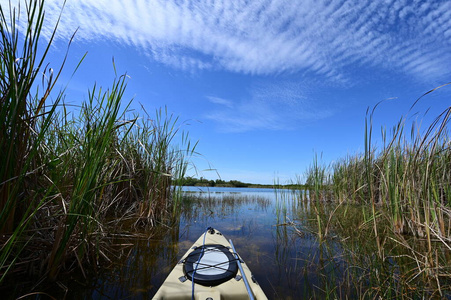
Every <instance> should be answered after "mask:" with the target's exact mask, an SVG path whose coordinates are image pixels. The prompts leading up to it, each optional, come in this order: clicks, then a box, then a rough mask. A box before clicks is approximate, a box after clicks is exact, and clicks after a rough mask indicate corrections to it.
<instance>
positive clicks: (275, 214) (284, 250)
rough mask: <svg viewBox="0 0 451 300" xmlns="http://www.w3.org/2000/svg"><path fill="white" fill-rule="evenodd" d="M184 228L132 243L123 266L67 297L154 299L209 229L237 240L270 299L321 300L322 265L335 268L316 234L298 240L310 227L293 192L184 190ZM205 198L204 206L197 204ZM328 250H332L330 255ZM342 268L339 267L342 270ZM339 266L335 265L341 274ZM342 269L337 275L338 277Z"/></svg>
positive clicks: (181, 224)
mask: <svg viewBox="0 0 451 300" xmlns="http://www.w3.org/2000/svg"><path fill="white" fill-rule="evenodd" d="M184 191H185V192H184V194H185V195H186V197H187V199H190V200H185V201H184V205H183V207H184V208H183V209H182V211H181V213H180V217H179V218H180V221H179V222H178V223H176V224H175V225H173V226H172V228H170V229H169V228H165V226H162V230H161V232H162V233H161V234H159V235H157V236H153V237H152V238H150V239H146V238H141V239H138V240H136V239H131V240H130V241H128V242H129V243H131V244H133V246H132V247H130V250H129V255H128V258H127V259H125V260H122V261H121V260H118V261H117V262H115V263H114V264H113V267H109V268H107V269H105V270H103V271H102V272H100V274H99V275H96V278H95V280H93V284H92V285H91V286H88V287H81V288H78V289H76V290H77V292H76V293H70V294H71V295H67V296H68V297H69V298H74V299H75V298H79V297H83V298H88V299H89V298H95V299H100V298H102V299H125V298H126V299H149V298H152V296H153V295H154V294H155V293H156V291H157V290H158V288H159V287H160V286H161V284H162V283H163V281H164V279H165V278H166V276H167V275H168V274H169V272H170V271H171V269H172V267H173V266H174V265H175V264H176V263H177V261H178V260H179V259H180V258H181V256H182V255H183V254H184V253H185V252H186V251H187V250H188V249H189V248H190V247H191V246H192V244H193V243H194V242H195V241H196V240H197V239H198V238H199V236H200V235H201V234H202V233H203V232H204V231H205V230H206V228H208V227H209V226H211V227H214V228H216V229H218V230H220V231H221V232H222V233H223V234H224V235H225V237H226V238H227V239H232V240H233V243H234V245H235V248H236V250H237V252H238V253H239V254H240V255H241V257H242V258H243V260H244V261H245V262H246V263H247V264H248V266H249V268H250V269H251V271H252V272H253V274H254V276H255V277H256V279H257V281H258V282H259V284H260V285H261V286H262V288H263V290H264V292H265V293H266V294H267V296H268V298H269V299H299V298H303V297H308V298H310V297H314V298H323V296H324V294H323V292H321V291H322V290H323V289H326V288H327V287H323V285H324V284H325V282H326V281H327V282H329V283H330V278H327V279H326V280H323V279H324V278H323V277H322V276H318V275H317V273H318V272H317V269H318V265H320V264H325V261H330V260H331V256H333V255H335V253H333V254H330V253H328V252H327V250H325V249H322V247H321V246H320V245H319V244H318V242H317V238H316V236H315V235H314V234H311V233H309V232H308V231H306V232H303V233H302V235H299V234H297V233H296V232H295V231H294V229H293V228H292V226H288V225H287V223H288V222H290V221H296V223H297V225H298V228H302V224H304V222H303V220H302V218H303V217H302V216H300V215H298V214H296V213H294V211H297V210H298V208H297V207H294V206H297V205H299V203H300V202H298V201H296V200H295V199H296V195H292V194H291V192H289V191H285V193H280V192H279V193H278V194H276V193H275V191H274V190H273V189H250V188H200V187H187V188H185V189H184ZM199 198H200V199H199ZM328 249H329V250H330V248H328ZM337 266H338V267H337ZM339 266H340V262H339V261H338V262H337V263H336V264H334V267H333V268H335V269H337V268H338V269H339ZM334 272H335V273H336V272H337V271H336V270H332V273H334Z"/></svg>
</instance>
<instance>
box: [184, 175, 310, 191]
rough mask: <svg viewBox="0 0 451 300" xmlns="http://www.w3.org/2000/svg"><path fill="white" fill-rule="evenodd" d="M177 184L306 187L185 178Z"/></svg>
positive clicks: (301, 186)
mask: <svg viewBox="0 0 451 300" xmlns="http://www.w3.org/2000/svg"><path fill="white" fill-rule="evenodd" d="M177 184H180V185H182V186H208V187H247V188H286V189H303V188H304V185H299V184H287V185H279V184H278V185H273V184H256V183H247V182H241V181H238V180H229V181H225V180H222V179H216V180H208V179H205V178H203V177H201V178H195V177H184V178H182V179H179V181H178V182H177Z"/></svg>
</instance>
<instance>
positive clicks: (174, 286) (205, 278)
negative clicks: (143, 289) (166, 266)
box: [153, 228, 267, 300]
mask: <svg viewBox="0 0 451 300" xmlns="http://www.w3.org/2000/svg"><path fill="white" fill-rule="evenodd" d="M231 242H232V241H231V240H230V242H229V241H227V239H226V238H225V237H224V236H223V235H222V233H221V232H220V231H218V230H216V229H213V228H208V229H207V231H206V232H205V233H203V234H202V235H201V236H200V237H199V239H198V240H197V241H196V242H195V243H194V244H193V246H192V247H191V248H190V249H189V250H188V251H187V252H186V253H185V254H184V255H183V256H182V258H181V259H180V260H179V262H178V263H177V264H176V265H175V267H174V269H172V271H171V272H170V273H169V275H168V277H167V278H166V280H165V281H164V282H163V284H162V286H161V287H160V289H159V290H158V291H157V293H156V294H155V296H154V298H153V299H154V300H161V299H199V300H207V299H208V300H220V299H222V300H227V299H238V300H240V299H257V300H260V299H267V297H266V295H265V293H264V292H263V290H262V289H261V287H260V285H259V284H258V283H257V281H256V280H255V278H254V276H253V275H252V273H251V271H250V269H249V267H248V266H247V264H246V263H245V262H244V261H243V260H242V259H241V257H240V256H239V255H238V253H236V251H235V250H234V247H233V245H232V244H231ZM193 277H194V279H193Z"/></svg>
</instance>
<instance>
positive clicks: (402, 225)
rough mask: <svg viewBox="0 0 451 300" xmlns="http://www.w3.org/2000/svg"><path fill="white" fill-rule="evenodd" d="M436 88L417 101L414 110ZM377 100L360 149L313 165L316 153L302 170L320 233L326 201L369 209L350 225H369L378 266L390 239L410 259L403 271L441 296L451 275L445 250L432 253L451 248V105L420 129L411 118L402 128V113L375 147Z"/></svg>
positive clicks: (325, 218) (328, 218) (323, 231)
mask: <svg viewBox="0 0 451 300" xmlns="http://www.w3.org/2000/svg"><path fill="white" fill-rule="evenodd" d="M446 85H449V84H445V85H443V86H441V87H444V86H446ZM434 90H436V89H433V90H431V91H429V92H427V93H425V94H424V95H423V96H421V97H420V98H419V99H417V100H416V101H415V102H414V104H413V106H412V108H413V107H415V105H416V104H417V103H418V102H419V101H420V100H421V99H422V98H423V97H424V96H426V95H427V94H429V93H431V92H433V91H434ZM379 105H380V103H378V104H377V105H376V106H375V107H374V108H373V109H372V110H371V111H370V110H368V112H367V115H366V118H365V124H364V125H365V137H364V141H365V142H364V149H365V151H364V153H363V154H356V155H349V156H347V157H345V158H343V159H341V160H338V161H336V162H334V163H331V164H330V165H327V166H322V165H321V164H319V163H318V160H317V158H316V157H315V159H314V163H313V164H312V166H311V167H310V168H309V169H307V171H306V175H305V178H307V179H308V180H307V182H306V183H307V186H308V187H309V191H308V194H309V199H310V201H314V204H315V212H316V219H317V222H316V223H317V225H316V226H317V227H318V236H319V237H320V238H323V237H324V236H325V235H326V234H327V230H326V228H327V227H328V226H325V224H329V223H330V221H331V218H334V216H331V215H330V213H328V214H323V213H322V212H321V210H320V209H321V207H324V205H325V202H326V201H325V200H327V201H328V202H333V203H337V204H358V205H361V206H362V207H364V208H369V209H370V213H369V214H368V211H367V210H366V209H365V210H364V211H365V213H363V214H362V215H361V217H362V218H361V220H360V221H359V223H360V224H356V225H357V227H356V228H355V230H356V231H357V232H359V231H360V228H362V226H365V227H367V226H370V228H371V230H372V231H373V238H372V239H371V240H373V241H374V246H375V249H377V257H378V261H379V262H380V264H381V265H382V264H385V263H386V260H387V259H388V258H387V256H390V255H391V254H392V253H390V250H389V249H387V244H388V239H391V241H395V242H396V243H397V246H402V247H403V248H404V250H406V251H407V253H408V254H404V255H405V257H408V259H407V260H410V261H409V262H408V264H409V265H410V266H415V267H412V269H410V270H408V271H406V272H408V273H410V275H409V276H411V277H410V278H413V277H415V278H416V277H418V278H420V277H421V278H422V281H421V282H422V284H424V285H425V291H427V292H426V293H429V292H431V293H434V294H435V293H436V294H437V295H441V296H443V290H442V289H441V286H442V285H443V286H449V282H448V281H449V280H448V278H449V277H450V276H451V270H450V269H449V267H448V266H449V263H450V261H449V255H438V253H443V251H445V252H448V253H449V251H450V250H451V248H450V246H449V245H450V242H451V227H450V222H451V198H450V197H451V194H450V192H451V149H450V145H451V141H450V136H449V133H450V130H449V123H450V117H451V107H448V108H446V109H445V110H444V111H443V112H442V113H440V114H439V115H438V116H437V117H436V118H434V119H433V120H432V121H431V123H430V124H429V125H428V126H426V127H421V126H420V125H419V124H418V123H412V125H411V127H410V128H407V125H406V124H407V117H402V118H401V119H400V120H399V122H398V123H397V124H395V126H393V128H392V130H391V131H390V132H387V130H386V129H384V128H382V130H381V139H380V140H381V141H382V145H381V146H380V147H379V148H378V147H377V146H376V144H375V143H374V136H373V135H374V133H373V130H374V128H373V118H374V113H375V111H376V110H377V108H378V106H379ZM412 108H411V109H412ZM421 123H422V122H420V124H421ZM423 126H424V125H423ZM321 195H327V196H326V197H324V196H321ZM333 214H335V210H334V212H333V213H332V215H333ZM337 217H340V216H337ZM387 232H389V234H387ZM423 241H424V243H423ZM417 244H421V245H422V246H421V247H417ZM406 251H405V252H406ZM357 254H358V253H357ZM360 255H364V253H360ZM412 274H413V275H412ZM392 275H394V274H392ZM406 276H407V275H406ZM382 279H383V278H382ZM382 279H381V280H382ZM396 282H397V283H399V281H396ZM404 283H405V284H407V283H408V282H407V281H406V282H404ZM409 284H410V283H409ZM404 288H405V286H402V287H400V289H404ZM396 292H398V291H396Z"/></svg>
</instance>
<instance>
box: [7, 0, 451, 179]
mask: <svg viewBox="0 0 451 300" xmlns="http://www.w3.org/2000/svg"><path fill="white" fill-rule="evenodd" d="M61 2H62V1H60V0H52V1H46V9H47V15H46V16H47V23H46V24H47V25H48V26H47V27H46V28H45V30H44V35H45V36H48V35H49V33H50V31H51V28H52V27H51V25H52V24H55V22H56V19H57V17H58V15H59V12H60V9H61ZM0 3H1V4H2V7H7V6H6V5H7V4H6V3H7V1H6V0H0ZM12 3H17V1H12ZM77 28H78V31H77V33H76V36H75V39H74V42H73V44H72V46H71V49H70V54H69V61H68V64H67V66H66V68H65V70H66V72H65V73H64V74H63V77H62V78H61V81H60V82H62V83H63V84H68V89H67V97H66V102H72V103H77V102H79V101H80V99H83V98H84V97H86V91H87V89H88V88H89V87H92V85H93V84H94V82H97V84H100V85H103V86H105V87H106V86H109V85H110V84H111V82H112V80H113V78H114V70H113V67H112V58H113V57H114V60H115V63H116V69H117V71H118V73H127V74H128V75H129V76H130V79H129V83H128V92H127V97H126V100H128V99H131V98H134V103H135V105H134V107H135V108H138V107H139V103H141V104H143V105H144V106H145V107H146V109H147V110H148V111H153V110H154V109H156V108H159V107H164V106H167V107H168V110H169V111H170V112H172V113H174V114H175V115H176V116H179V117H180V120H182V121H186V126H185V127H184V129H185V130H186V131H189V133H190V136H191V139H192V140H193V141H197V140H198V141H199V145H198V148H197V151H198V152H199V153H200V154H201V155H200V156H198V157H197V158H195V160H194V162H195V164H196V169H197V174H195V170H194V169H193V170H191V171H190V174H189V175H196V176H203V177H206V178H209V179H217V178H218V175H217V174H216V172H211V171H203V170H205V169H209V168H214V169H217V172H218V173H219V175H220V176H221V178H222V179H225V180H231V179H237V180H241V181H245V182H256V183H272V182H273V180H274V179H278V180H279V181H280V182H282V183H284V182H286V181H287V180H289V179H290V178H292V179H294V177H295V176H296V174H302V173H303V172H304V170H305V169H306V168H307V167H308V166H309V164H310V163H311V162H312V159H313V157H314V155H315V153H318V154H321V153H322V157H323V161H324V162H325V163H329V162H332V161H334V160H337V159H339V158H341V157H344V156H346V155H347V154H354V153H358V152H361V151H362V150H363V139H364V128H363V126H364V118H365V112H366V109H367V108H368V107H372V106H374V105H375V104H376V103H378V102H379V101H381V100H384V99H388V98H396V99H392V100H388V101H387V102H385V103H384V104H383V105H382V106H380V108H379V109H378V110H377V112H376V115H375V120H376V121H375V132H376V133H378V132H379V128H380V126H386V127H387V128H390V127H391V126H392V125H394V124H395V123H396V122H397V120H398V119H399V118H400V117H401V115H403V114H406V113H407V112H408V110H409V108H410V105H411V104H412V103H413V102H414V101H415V99H416V98H417V97H419V96H421V95H422V94H423V93H424V92H426V91H428V90H430V89H432V88H434V87H436V86H439V85H441V84H443V83H446V82H449V81H451V1H434V0H431V1H398V0H386V1H361V0H355V1H349V0H344V1H335V0H333V1H317V0H315V1H313V0H312V1H296V0H291V1H282V0H274V1H239V0H236V1H235V0H234V1H214V0H209V1H207V0H199V1H183V0H178V1H170V0H161V1H146V0H127V1H124V0H122V1H121V0H83V1H75V0H68V1H67V3H66V6H65V8H64V10H63V14H62V18H61V22H60V25H59V30H58V34H57V37H56V42H55V44H54V47H53V48H52V50H51V53H50V55H49V62H50V63H51V64H52V65H54V66H55V67H56V66H57V65H58V63H59V62H61V59H62V57H63V55H64V53H65V51H66V45H67V43H68V40H69V39H70V37H71V35H72V34H73V32H74V31H75V30H76V29H77ZM85 52H87V56H86V59H85V60H84V62H83V63H82V65H81V66H80V68H79V70H78V71H77V73H76V74H75V75H74V76H73V77H72V78H71V74H72V70H73V69H74V67H75V66H76V65H77V63H78V60H79V59H80V58H81V57H82V56H83V55H84V53H85ZM450 92H451V88H449V87H445V88H443V89H441V90H439V91H437V92H436V93H434V94H433V95H430V96H428V97H427V98H426V99H424V100H422V102H421V103H420V105H419V106H418V108H416V110H417V111H418V112H420V114H421V113H422V112H424V111H426V110H427V108H429V107H432V110H431V111H430V112H429V115H430V116H434V113H437V112H441V111H442V110H443V109H444V108H445V107H447V106H449V105H450V101H449V99H450V97H449V96H450ZM415 112H416V111H415ZM415 112H411V114H412V115H413V113H415ZM412 118H414V117H412Z"/></svg>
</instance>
